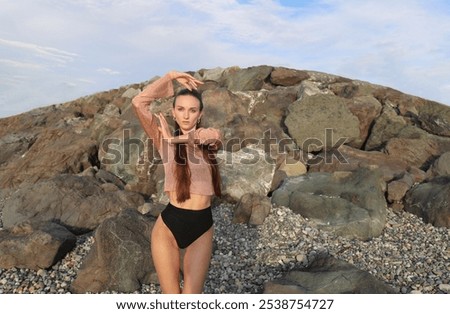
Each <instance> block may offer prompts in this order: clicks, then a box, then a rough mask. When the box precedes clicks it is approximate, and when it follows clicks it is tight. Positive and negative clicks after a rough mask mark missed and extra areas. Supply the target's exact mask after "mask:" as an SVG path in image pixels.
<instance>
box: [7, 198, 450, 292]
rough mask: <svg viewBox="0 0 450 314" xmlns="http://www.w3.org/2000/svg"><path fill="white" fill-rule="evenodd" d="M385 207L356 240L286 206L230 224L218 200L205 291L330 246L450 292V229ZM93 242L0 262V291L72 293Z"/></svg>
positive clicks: (394, 279) (339, 254)
mask: <svg viewBox="0 0 450 314" xmlns="http://www.w3.org/2000/svg"><path fill="white" fill-rule="evenodd" d="M387 211H388V214H387V221H386V226H385V228H384V231H383V233H382V234H381V236H379V237H377V238H373V239H372V240H370V241H358V240H349V239H346V238H343V237H338V236H335V235H333V234H330V233H327V232H324V231H321V230H319V229H318V228H316V226H315V224H314V222H312V221H309V220H307V219H305V218H303V217H302V216H300V215H297V214H295V213H293V212H292V211H291V210H290V209H288V208H285V207H274V208H272V211H271V213H270V215H269V216H268V217H267V218H266V220H265V222H264V224H263V225H260V226H257V227H249V226H247V225H245V224H233V223H232V219H233V205H231V204H220V205H217V206H216V207H215V208H214V209H213V215H214V221H215V240H214V241H215V250H214V252H213V257H212V260H211V266H210V270H209V276H208V278H207V281H206V284H205V290H204V292H205V293H208V294H227V293H228V294H231V293H236V294H245V293H247V294H254V293H261V292H262V290H263V286H264V283H265V282H268V281H271V280H274V279H276V278H280V277H282V276H283V274H284V273H286V272H287V271H289V270H290V269H293V268H298V267H303V266H307V265H308V263H309V262H310V261H311V260H313V259H314V257H315V256H316V255H317V254H322V253H328V254H331V255H333V256H334V257H336V258H338V259H340V260H343V261H346V262H348V263H350V264H353V265H354V266H355V267H357V268H358V269H361V270H365V271H367V272H369V273H370V274H372V275H373V276H375V277H376V278H378V279H379V280H381V281H383V282H385V283H387V284H388V285H390V286H391V287H392V288H394V289H395V291H396V293H399V294H410V293H422V294H443V293H449V292H450V247H449V243H450V229H447V228H436V227H433V226H432V225H430V224H425V223H423V221H422V220H421V219H419V218H418V217H417V216H415V215H412V214H409V213H407V212H404V211H394V210H392V209H387ZM2 227H3V225H2V223H1V206H0V230H1V229H2ZM93 241H94V237H93V234H92V233H90V234H86V235H84V236H79V237H78V240H77V245H76V247H75V249H74V250H73V251H71V252H70V253H69V254H67V255H66V257H65V258H64V259H63V260H61V261H59V262H58V263H57V264H55V265H54V266H53V267H51V268H50V269H45V270H44V269H41V270H37V271H36V270H30V269H16V268H12V269H1V268H0V294H18V293H34V294H39V293H45V294H63V293H70V285H71V283H72V281H73V280H74V279H75V277H76V274H77V270H78V269H79V267H80V266H81V264H82V261H83V258H84V257H85V256H86V255H87V254H88V253H89V250H90V248H91V246H92V244H93ZM108 293H116V292H115V291H109V292H108ZM136 293H160V290H159V287H158V285H154V284H152V285H143V286H142V287H141V289H140V290H139V291H136Z"/></svg>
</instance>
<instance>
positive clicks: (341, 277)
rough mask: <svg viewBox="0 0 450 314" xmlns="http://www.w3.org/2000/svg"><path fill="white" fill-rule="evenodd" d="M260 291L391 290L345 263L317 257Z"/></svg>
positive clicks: (269, 283) (385, 291) (391, 291)
mask: <svg viewBox="0 0 450 314" xmlns="http://www.w3.org/2000/svg"><path fill="white" fill-rule="evenodd" d="M264 293H269V294H278V293H292V294H337V293H339V294H345V293H359V294H367V293H370V294H375V293H376V294H386V293H394V289H392V288H391V287H390V286H388V285H387V284H385V283H384V282H382V281H379V280H378V279H376V278H375V277H373V276H372V275H371V274H369V273H368V272H366V271H362V270H359V269H358V268H356V267H355V266H353V265H351V264H349V263H346V262H344V261H341V260H338V259H336V258H334V257H332V256H321V257H318V258H316V259H315V260H314V261H313V262H312V263H311V264H310V265H309V266H308V267H307V268H305V269H294V270H291V271H289V272H288V273H287V274H286V275H284V276H283V277H282V278H281V279H278V280H274V281H271V282H268V283H266V284H265V286H264Z"/></svg>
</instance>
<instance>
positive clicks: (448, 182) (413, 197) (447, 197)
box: [405, 176, 450, 228]
mask: <svg viewBox="0 0 450 314" xmlns="http://www.w3.org/2000/svg"><path fill="white" fill-rule="evenodd" d="M449 204H450V176H441V177H436V178H434V179H432V180H430V181H428V182H424V183H422V184H419V185H417V186H415V187H414V188H412V189H411V190H410V191H409V192H408V193H407V194H406V196H405V210H406V211H408V212H410V213H413V214H415V215H417V216H419V217H421V218H422V219H423V220H424V221H425V222H426V223H430V224H432V225H434V226H436V227H447V228H450V206H449Z"/></svg>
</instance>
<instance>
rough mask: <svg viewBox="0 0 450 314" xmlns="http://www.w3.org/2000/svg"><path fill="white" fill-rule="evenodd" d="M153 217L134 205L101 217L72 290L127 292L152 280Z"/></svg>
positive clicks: (155, 278) (79, 291)
mask: <svg viewBox="0 0 450 314" xmlns="http://www.w3.org/2000/svg"><path fill="white" fill-rule="evenodd" d="M154 222H155V220H154V218H151V217H146V216H144V215H142V214H140V213H139V212H138V211H137V210H135V209H125V210H123V211H122V212H121V213H120V215H118V216H117V217H114V218H110V219H107V220H105V221H104V222H103V223H102V224H101V225H100V226H99V227H98V228H97V230H96V231H95V237H94V239H95V243H94V246H93V247H92V249H91V251H90V252H89V254H88V255H87V256H86V258H85V260H84V261H83V264H82V266H81V268H80V270H79V272H78V275H77V278H76V279H75V281H74V282H73V284H72V286H71V291H72V292H74V293H86V292H102V291H108V290H109V291H117V292H124V293H130V292H134V291H136V290H137V289H138V288H140V287H141V285H142V284H149V283H150V282H156V281H157V277H156V272H155V268H154V265H153V261H152V259H151V250H150V246H151V245H150V234H151V230H152V228H153V225H154Z"/></svg>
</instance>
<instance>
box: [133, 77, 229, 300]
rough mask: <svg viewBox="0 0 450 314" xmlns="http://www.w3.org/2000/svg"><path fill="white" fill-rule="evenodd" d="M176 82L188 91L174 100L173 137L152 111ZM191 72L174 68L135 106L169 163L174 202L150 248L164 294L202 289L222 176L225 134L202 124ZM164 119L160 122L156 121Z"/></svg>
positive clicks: (170, 192)
mask: <svg viewBox="0 0 450 314" xmlns="http://www.w3.org/2000/svg"><path fill="white" fill-rule="evenodd" d="M173 80H177V81H178V82H179V83H180V84H181V85H183V86H184V87H185V88H186V89H184V90H181V91H180V92H179V93H178V94H177V95H176V96H175V98H174V102H173V108H172V115H173V119H174V120H175V128H176V130H175V135H174V136H172V134H171V132H170V128H169V125H168V123H167V121H166V119H165V117H164V116H163V115H162V114H161V113H160V114H158V115H157V116H155V115H153V114H152V113H150V111H149V110H148V107H149V105H150V103H151V102H152V100H154V99H157V98H163V97H171V96H173V95H174V91H173V82H172V81H173ZM200 84H202V82H201V81H199V80H197V79H195V78H194V77H192V76H191V75H189V74H187V73H182V72H176V71H172V72H169V73H167V74H166V75H165V76H163V77H162V78H160V79H158V80H157V81H155V82H154V83H152V84H150V85H149V86H147V87H146V88H145V89H144V90H143V91H142V92H141V93H140V94H139V95H137V96H136V97H135V98H133V107H134V110H135V112H136V115H137V116H138V118H139V121H140V122H141V125H142V127H143V128H144V130H145V132H146V133H147V135H148V136H149V137H150V138H151V139H152V140H153V144H154V146H155V147H156V148H157V150H158V152H159V154H160V155H161V158H162V160H163V164H164V172H165V183H164V191H165V192H166V193H167V194H168V197H169V200H170V202H169V204H168V205H167V207H166V208H165V209H164V210H163V212H162V213H161V215H160V216H159V217H158V219H157V220H156V223H155V225H154V227H153V231H152V235H151V251H152V257H153V262H154V265H155V268H156V272H157V274H158V279H159V283H160V286H161V290H162V292H163V293H201V292H202V291H203V286H204V282H205V279H206V276H207V273H208V268H209V263H210V259H211V251H212V239H213V220H212V213H211V199H212V197H213V195H217V196H220V175H219V171H218V168H217V163H216V160H215V153H216V152H217V148H218V147H219V145H220V132H219V131H218V130H216V129H212V128H208V129H205V128H198V124H199V122H200V119H201V117H202V115H203V103H202V100H201V96H200V94H199V93H198V91H197V87H198V86H199V85H200ZM156 118H157V119H158V120H159V126H158V124H157V122H156V120H157V119H156ZM180 249H186V251H185V255H184V260H183V275H184V278H183V279H184V283H183V289H182V290H181V289H180V281H179V273H180Z"/></svg>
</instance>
